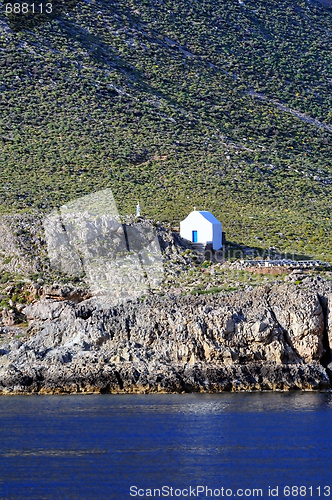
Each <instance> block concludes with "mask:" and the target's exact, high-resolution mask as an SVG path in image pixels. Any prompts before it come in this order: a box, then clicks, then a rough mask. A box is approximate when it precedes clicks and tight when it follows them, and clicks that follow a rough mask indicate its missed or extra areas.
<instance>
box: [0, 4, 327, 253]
mask: <svg viewBox="0 0 332 500" xmlns="http://www.w3.org/2000/svg"><path fill="white" fill-rule="evenodd" d="M54 4H57V5H56V7H57V8H56V9H54V13H53V15H52V16H50V17H47V16H46V15H44V16H33V15H30V16H29V18H22V17H20V16H18V15H17V16H9V17H8V16H6V15H5V11H4V6H3V4H2V6H1V4H0V6H1V9H0V12H1V14H0V36H1V52H0V65H1V82H0V88H1V92H2V101H1V115H0V120H1V131H0V136H1V139H2V141H1V142H0V148H1V156H0V160H1V167H0V168H1V181H2V182H1V186H0V210H1V211H2V212H3V213H6V212H19V211H22V212H26V211H34V210H35V209H38V210H41V211H46V212H47V211H49V209H50V208H52V207H54V206H57V205H60V204H63V203H65V202H66V201H68V200H71V199H74V198H76V197H79V196H82V195H84V194H87V193H90V192H94V191H97V190H99V189H104V188H106V187H111V188H112V190H113V194H114V197H115V199H116V202H117V204H118V207H119V210H120V212H121V213H130V212H133V211H134V207H135V205H136V200H137V199H140V200H141V205H142V206H143V210H144V213H146V214H147V215H148V216H151V217H154V218H159V219H160V220H168V221H170V222H174V221H175V222H176V221H178V220H179V219H181V218H182V217H184V216H185V215H186V213H187V212H188V210H189V209H191V208H192V206H193V205H196V206H197V207H200V208H208V209H210V210H212V211H213V212H214V213H215V215H216V216H217V217H218V218H220V219H221V220H222V222H223V224H224V230H225V231H226V234H227V236H228V239H229V240H232V241H236V242H237V243H245V244H247V245H256V246H257V245H258V246H261V247H262V248H267V247H269V246H272V245H274V246H276V247H277V248H279V249H280V250H285V251H288V252H290V253H291V252H297V253H303V254H305V255H308V256H311V255H312V256H316V257H319V258H323V260H330V261H332V250H331V248H332V246H331V243H332V235H331V219H330V211H331V194H332V166H331V162H330V158H331V131H332V125H331V83H332V75H331V57H332V56H331V51H330V47H331V33H332V10H331V8H329V7H328V5H321V4H319V3H315V2H313V1H307V0H294V1H292V2H287V1H285V0H281V1H276V0H269V1H267V2H257V1H253V0H244V1H236V2H235V1H232V2H222V1H216V0H203V1H201V2H190V1H188V0H177V1H176V2H175V1H174V0H173V1H170V0H159V1H156V2H154V1H150V0H140V1H139V0H130V1H128V0H126V1H125V0H119V1H118V2H112V1H109V0H86V1H72V2H67V7H64V4H63V2H54Z"/></svg>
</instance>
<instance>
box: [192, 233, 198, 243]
mask: <svg viewBox="0 0 332 500" xmlns="http://www.w3.org/2000/svg"><path fill="white" fill-rule="evenodd" d="M192 242H193V243H197V231H193V236H192Z"/></svg>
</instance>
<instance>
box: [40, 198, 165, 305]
mask: <svg viewBox="0 0 332 500" xmlns="http://www.w3.org/2000/svg"><path fill="white" fill-rule="evenodd" d="M44 230H45V237H46V243H47V250H48V256H49V259H50V264H51V267H52V268H53V269H54V270H55V271H57V272H61V273H64V274H67V275H70V276H76V277H80V276H84V277H85V280H86V281H87V282H88V284H89V287H90V290H91V293H92V294H93V295H96V296H98V297H100V298H103V299H104V300H107V301H108V302H109V303H111V304H113V303H114V304H115V303H119V302H123V301H126V300H128V299H131V298H137V297H139V296H141V295H143V294H144V293H146V292H147V291H148V290H149V289H153V288H155V287H157V286H158V285H159V283H161V281H162V280H163V276H164V273H163V260H162V254H161V250H160V245H159V241H158V237H157V232H156V229H155V227H153V226H152V225H151V224H148V223H144V221H142V220H141V221H140V220H138V221H137V223H135V224H130V223H127V224H124V223H122V222H121V219H120V217H119V214H118V210H117V207H116V203H115V201H114V197H113V194H112V190H111V189H105V190H103V191H98V192H96V193H93V194H90V195H87V196H83V197H82V198H78V199H76V200H74V201H71V202H69V203H67V204H66V205H63V206H62V207H61V208H59V209H56V210H54V211H53V212H51V213H50V214H49V215H48V216H47V217H46V218H45V219H44Z"/></svg>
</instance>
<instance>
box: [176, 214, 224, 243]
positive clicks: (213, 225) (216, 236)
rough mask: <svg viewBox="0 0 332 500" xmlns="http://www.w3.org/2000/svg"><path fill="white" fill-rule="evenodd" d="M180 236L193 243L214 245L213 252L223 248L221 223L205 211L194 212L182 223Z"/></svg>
mask: <svg viewBox="0 0 332 500" xmlns="http://www.w3.org/2000/svg"><path fill="white" fill-rule="evenodd" d="M180 236H181V237H182V238H184V239H185V240H189V241H191V242H192V243H203V244H204V245H206V244H207V243H212V248H213V250H219V249H220V248H221V247H222V228H221V222H219V221H218V219H216V218H215V216H214V215H212V214H211V212H207V211H205V210H204V211H200V210H194V211H193V212H190V214H189V215H188V217H186V218H185V219H184V220H183V221H181V222H180Z"/></svg>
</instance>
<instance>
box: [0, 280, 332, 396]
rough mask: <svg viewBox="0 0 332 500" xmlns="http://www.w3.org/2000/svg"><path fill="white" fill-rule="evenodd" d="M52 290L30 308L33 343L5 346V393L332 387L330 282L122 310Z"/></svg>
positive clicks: (1, 374) (148, 302)
mask: <svg viewBox="0 0 332 500" xmlns="http://www.w3.org/2000/svg"><path fill="white" fill-rule="evenodd" d="M51 292H52V290H50V291H49V293H48V294H47V293H45V294H44V296H43V297H42V298H41V299H40V300H39V301H37V302H35V303H34V304H32V305H30V306H28V307H26V308H25V314H26V315H27V318H28V320H29V327H28V330H27V332H26V336H25V337H22V338H21V339H19V338H17V339H15V340H11V341H8V342H7V343H5V342H3V343H2V345H1V346H0V347H1V350H0V391H1V392H2V393H29V392H40V393H62V392H102V393H103V392H156V391H162V392H172V391H176V392H182V391H225V390H228V391H236V390H292V389H304V390H314V389H329V388H330V379H329V375H328V371H327V370H326V367H324V366H323V365H322V363H321V361H322V359H324V357H325V359H326V356H327V349H328V348H329V341H331V317H330V314H329V311H330V307H331V297H332V286H331V284H330V282H327V281H324V280H316V281H315V280H312V279H309V278H307V279H305V280H304V281H303V284H302V285H296V284H289V283H288V284H284V285H279V286H272V287H270V286H265V287H260V288H256V289H254V290H253V291H247V292H239V293H234V294H232V295H228V296H227V295H220V294H219V295H214V296H213V295H210V296H184V297H176V298H175V297H172V296H170V295H165V296H159V295H152V294H150V295H148V296H147V297H146V298H144V299H142V298H141V299H133V300H131V301H127V302H125V303H121V304H118V305H114V306H110V305H109V304H107V303H106V302H103V299H102V298H97V297H91V298H87V299H85V298H84V296H83V295H81V299H82V300H81V299H80V301H78V300H76V301H74V300H68V298H69V297H70V294H69V295H68V293H69V292H68V293H67V292H66V291H62V294H63V295H66V293H67V297H66V296H65V297H61V300H60V299H59V296H57V295H56V294H55V292H54V294H53V295H52V293H51ZM56 293H59V292H56ZM327 364H328V363H325V366H326V365H327Z"/></svg>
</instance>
